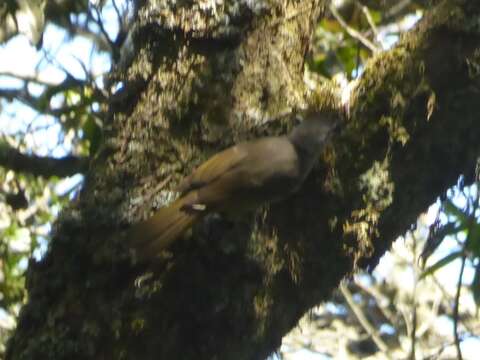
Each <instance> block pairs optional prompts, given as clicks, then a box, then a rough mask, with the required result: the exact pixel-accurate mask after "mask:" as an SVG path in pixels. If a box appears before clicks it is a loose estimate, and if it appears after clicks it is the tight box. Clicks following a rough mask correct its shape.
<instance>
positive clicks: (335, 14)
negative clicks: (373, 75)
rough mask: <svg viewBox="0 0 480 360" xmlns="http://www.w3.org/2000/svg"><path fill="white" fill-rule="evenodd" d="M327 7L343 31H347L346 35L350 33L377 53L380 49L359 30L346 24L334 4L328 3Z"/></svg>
mask: <svg viewBox="0 0 480 360" xmlns="http://www.w3.org/2000/svg"><path fill="white" fill-rule="evenodd" d="M329 8H330V12H331V13H332V15H333V17H334V18H335V19H336V20H337V21H338V23H339V24H340V26H342V27H343V28H344V29H345V31H346V32H347V34H348V35H350V36H351V37H353V38H354V39H357V40H358V41H360V43H362V44H363V45H364V46H365V47H367V48H368V49H370V50H371V51H372V52H373V53H377V52H379V51H380V49H379V48H378V47H377V46H376V45H375V44H374V43H373V42H371V41H370V40H368V39H367V38H366V37H365V36H363V35H362V34H361V33H360V32H358V31H357V30H355V29H354V28H352V27H350V26H349V25H348V24H347V22H346V21H345V20H344V19H343V18H342V16H341V15H340V13H339V12H338V11H337V9H336V8H335V6H333V5H332V4H330V7H329Z"/></svg>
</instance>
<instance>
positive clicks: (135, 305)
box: [7, 0, 480, 360]
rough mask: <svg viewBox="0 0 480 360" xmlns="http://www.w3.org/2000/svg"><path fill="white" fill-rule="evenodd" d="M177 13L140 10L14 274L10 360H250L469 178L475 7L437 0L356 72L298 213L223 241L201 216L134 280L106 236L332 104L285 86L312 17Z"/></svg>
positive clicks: (247, 8) (263, 215) (269, 5)
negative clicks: (65, 204)
mask: <svg viewBox="0 0 480 360" xmlns="http://www.w3.org/2000/svg"><path fill="white" fill-rule="evenodd" d="M172 3H173V2H172ZM175 3H176V4H177V5H172V4H171V3H169V2H166V1H145V2H142V5H141V6H140V8H139V13H138V17H137V20H136V25H135V29H134V30H133V39H134V44H135V48H134V55H135V56H134V57H133V61H132V62H131V64H130V65H129V66H128V68H127V69H126V70H125V73H122V72H121V70H122V69H120V70H118V72H117V73H112V77H111V82H112V84H115V83H119V82H120V80H121V82H122V83H121V84H119V85H118V87H120V88H121V89H120V90H119V91H118V92H117V93H116V94H115V95H114V96H113V98H112V103H111V109H110V114H111V117H110V119H108V124H107V130H106V134H105V144H104V146H103V149H102V151H101V153H100V154H99V155H98V156H97V157H96V158H95V160H94V161H93V162H92V164H91V166H90V171H89V173H88V176H87V178H86V181H85V186H84V188H83V190H82V193H81V195H80V196H79V199H78V200H77V201H76V202H75V203H74V204H73V205H72V206H71V207H70V208H69V209H67V210H65V211H64V212H63V213H62V215H61V216H60V218H59V220H58V221H57V224H56V227H55V229H54V231H53V234H52V238H53V239H52V242H51V246H50V248H49V251H48V253H47V254H46V256H45V258H44V259H43V260H42V261H40V262H33V261H32V262H31V264H30V267H29V271H28V284H27V286H28V289H29V301H28V303H27V304H26V305H25V306H24V308H23V309H22V312H21V316H20V319H19V324H18V328H17V331H16V333H15V335H14V336H13V337H12V339H11V341H10V343H9V346H8V352H7V359H8V360H14V359H55V360H56V359H69V360H70V359H86V358H87V359H208V360H210V359H239V360H245V359H265V358H266V357H267V356H268V355H269V354H270V353H272V352H273V351H275V349H277V348H278V347H279V346H280V343H281V339H282V336H283V335H285V334H286V333H287V332H288V331H289V330H290V329H291V328H292V327H294V326H295V324H296V323H297V321H298V320H299V318H300V317H301V316H302V315H303V314H304V313H305V312H306V311H307V310H308V309H310V308H311V307H312V306H314V305H315V304H318V303H319V302H321V301H324V300H326V299H327V298H328V296H329V295H330V293H331V291H332V290H333V289H335V288H336V287H337V286H338V284H339V282H340V280H341V279H342V278H343V277H345V276H347V275H349V274H351V273H352V272H354V271H355V270H356V269H358V268H359V267H363V268H373V267H374V266H375V265H376V264H377V262H378V259H379V258H380V256H381V255H382V254H383V253H384V252H385V251H386V250H387V249H388V248H389V246H390V245H391V243H392V241H393V240H394V239H395V238H396V237H398V236H399V235H401V234H402V233H404V232H405V231H407V230H408V229H409V227H410V225H411V224H412V223H414V221H415V219H416V217H417V216H418V215H419V214H420V213H421V212H422V211H424V210H425V209H426V208H427V207H428V206H429V205H430V204H431V203H433V202H434V201H435V199H436V198H437V197H438V196H439V195H441V194H442V193H443V192H444V191H445V190H446V189H447V188H448V187H450V186H452V185H453V184H454V183H455V182H456V181H457V179H458V177H459V176H460V175H462V174H463V175H465V176H466V178H467V180H468V179H469V177H471V174H472V171H473V168H474V163H475V160H476V157H477V154H478V150H479V147H480V142H479V141H478V139H479V138H480V126H478V98H479V96H478V95H479V89H480V81H479V80H480V77H479V75H480V27H479V25H478V19H479V17H480V4H479V3H478V2H472V1H461V0H446V1H442V2H440V3H439V4H438V5H437V6H436V7H435V8H432V10H431V11H430V12H429V13H428V14H426V15H425V16H424V18H423V19H422V21H421V22H420V23H419V24H418V25H417V26H416V28H415V29H414V30H412V31H411V32H410V33H408V34H407V35H406V36H404V37H403V39H402V40H401V41H400V43H399V44H398V46H397V47H395V48H394V49H392V50H390V51H388V52H385V53H381V54H379V55H378V56H376V57H375V58H374V59H373V60H372V61H370V62H369V64H368V66H367V67H366V68H365V71H364V74H363V75H362V77H361V79H360V80H359V81H358V83H357V85H356V87H355V88H354V90H353V93H352V98H351V99H352V100H351V103H350V117H349V119H347V124H346V126H345V127H344V129H343V131H342V133H341V135H340V136H339V137H337V138H335V139H334V141H333V143H332V146H330V147H329V148H328V149H327V150H326V151H325V152H324V154H323V156H322V158H321V159H320V161H319V164H318V166H317V167H316V169H315V171H314V172H313V173H312V174H311V176H309V178H308V179H307V181H306V183H305V185H304V186H303V188H302V189H301V190H300V191H299V192H298V193H297V194H296V195H294V196H292V197H290V198H289V199H287V200H286V201H283V202H282V203H278V204H274V205H272V206H270V207H264V208H261V209H258V210H257V211H256V212H254V213H252V214H249V215H246V216H245V217H243V218H242V219H241V220H237V221H235V223H234V224H227V222H226V221H224V220H222V219H219V218H218V217H210V218H207V219H205V221H203V222H202V223H201V224H200V225H198V226H196V227H195V228H194V229H193V231H192V236H191V237H189V238H186V239H182V240H181V241H178V242H176V243H175V244H174V245H173V246H172V247H171V248H170V249H169V250H170V251H169V252H168V253H167V254H165V256H164V257H163V258H162V259H159V261H158V262H156V263H155V265H152V266H148V267H143V266H139V265H136V264H132V262H131V261H130V256H129V252H128V249H126V246H125V242H124V240H125V239H124V237H123V235H122V234H123V232H122V230H123V229H125V228H126V227H127V226H128V224H130V223H135V222H137V221H139V220H141V219H144V218H147V217H148V216H150V215H151V213H152V211H153V210H154V209H157V208H159V207H161V206H162V204H164V203H166V202H167V201H170V200H171V198H172V195H173V194H174V193H173V192H172V189H174V188H175V185H176V184H177V183H178V181H179V180H180V179H181V178H182V176H184V175H186V174H188V173H189V171H191V169H192V168H194V167H195V166H196V165H198V164H199V163H201V162H202V161H203V160H205V159H206V158H208V157H209V156H210V155H211V154H213V153H215V152H216V151H219V150H220V149H222V148H225V147H227V146H229V145H231V144H233V143H235V142H238V141H241V140H244V139H249V138H254V137H258V136H264V135H268V134H278V133H285V132H286V131H287V129H288V128H290V127H291V126H292V120H293V117H294V116H293V115H289V114H292V113H294V112H295V111H296V110H298V109H300V108H304V107H310V108H316V109H324V108H329V109H330V108H331V107H332V104H334V103H335V100H334V99H335V94H334V90H333V85H332V84H328V83H327V84H322V85H319V86H318V87H317V88H316V89H314V91H310V90H309V89H308V88H307V87H306V85H305V83H304V81H303V69H304V59H305V55H306V53H307V50H308V44H309V40H310V37H311V34H312V32H313V30H314V29H315V25H316V22H317V20H318V16H319V14H320V13H321V9H322V8H323V5H324V1H299V2H293V1H285V2H250V1H245V2H243V1H240V2H237V1H233V2H231V3H230V2H228V1H227V2H226V3H225V4H222V5H215V4H217V3H218V2H178V1H177V2H175ZM204 3H205V6H201V5H200V4H204ZM269 119H275V120H269Z"/></svg>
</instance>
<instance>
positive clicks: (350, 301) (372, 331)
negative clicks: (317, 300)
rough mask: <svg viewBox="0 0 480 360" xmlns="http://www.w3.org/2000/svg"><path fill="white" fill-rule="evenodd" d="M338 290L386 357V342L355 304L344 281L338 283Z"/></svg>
mask: <svg viewBox="0 0 480 360" xmlns="http://www.w3.org/2000/svg"><path fill="white" fill-rule="evenodd" d="M340 291H341V292H342V295H343V296H344V297H345V300H346V301H347V303H348V306H350V308H351V309H352V311H353V313H354V314H355V316H356V317H357V320H358V322H359V323H360V325H362V327H363V328H364V329H365V331H366V332H367V333H368V334H369V335H370V337H371V338H372V340H373V342H374V343H375V345H377V347H378V348H379V349H380V350H381V351H382V352H383V353H384V355H385V356H387V357H388V346H387V344H385V342H384V341H383V339H382V338H381V337H380V335H379V334H378V332H377V330H376V329H375V328H374V327H373V326H372V324H370V322H369V321H368V319H367V318H366V317H365V314H364V313H363V311H362V310H361V309H360V308H359V307H358V306H357V304H355V301H354V300H353V296H352V293H351V292H350V290H348V289H347V287H346V286H345V284H344V283H342V284H340Z"/></svg>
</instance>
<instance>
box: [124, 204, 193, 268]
mask: <svg viewBox="0 0 480 360" xmlns="http://www.w3.org/2000/svg"><path fill="white" fill-rule="evenodd" d="M186 201H187V200H186V199H185V198H184V197H181V198H179V199H178V200H176V201H174V202H173V203H171V204H170V205H167V206H165V207H163V208H161V209H159V210H158V211H157V212H156V213H155V214H154V215H153V216H152V217H151V218H149V219H147V220H145V221H142V222H140V223H138V224H135V225H133V226H132V227H131V228H130V229H129V230H128V235H127V239H128V241H129V245H130V246H131V247H132V248H133V249H134V250H135V256H136V258H137V259H138V260H139V261H144V260H148V259H152V258H154V257H155V256H156V255H158V254H159V253H160V251H161V250H163V249H165V248H166V247H168V246H169V245H170V244H172V243H173V242H174V241H175V240H177V239H178V238H180V237H181V236H182V235H183V234H184V233H185V232H186V231H187V230H188V229H189V228H190V227H191V226H192V225H193V224H194V223H195V222H196V221H198V220H199V219H200V217H201V215H202V213H201V212H197V211H188V210H185V203H186Z"/></svg>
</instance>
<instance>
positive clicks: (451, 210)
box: [443, 199, 469, 224]
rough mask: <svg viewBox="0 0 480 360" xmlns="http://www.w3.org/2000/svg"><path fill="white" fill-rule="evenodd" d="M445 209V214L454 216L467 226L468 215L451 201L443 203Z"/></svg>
mask: <svg viewBox="0 0 480 360" xmlns="http://www.w3.org/2000/svg"><path fill="white" fill-rule="evenodd" d="M443 207H444V210H445V214H447V215H448V216H453V217H454V218H456V219H457V220H458V221H460V222H461V223H462V224H465V223H466V222H467V221H468V218H469V216H468V214H466V213H464V212H463V211H462V210H461V209H459V208H458V207H457V206H456V205H455V204H454V203H453V202H452V201H451V200H450V199H447V200H445V202H444V203H443Z"/></svg>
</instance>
